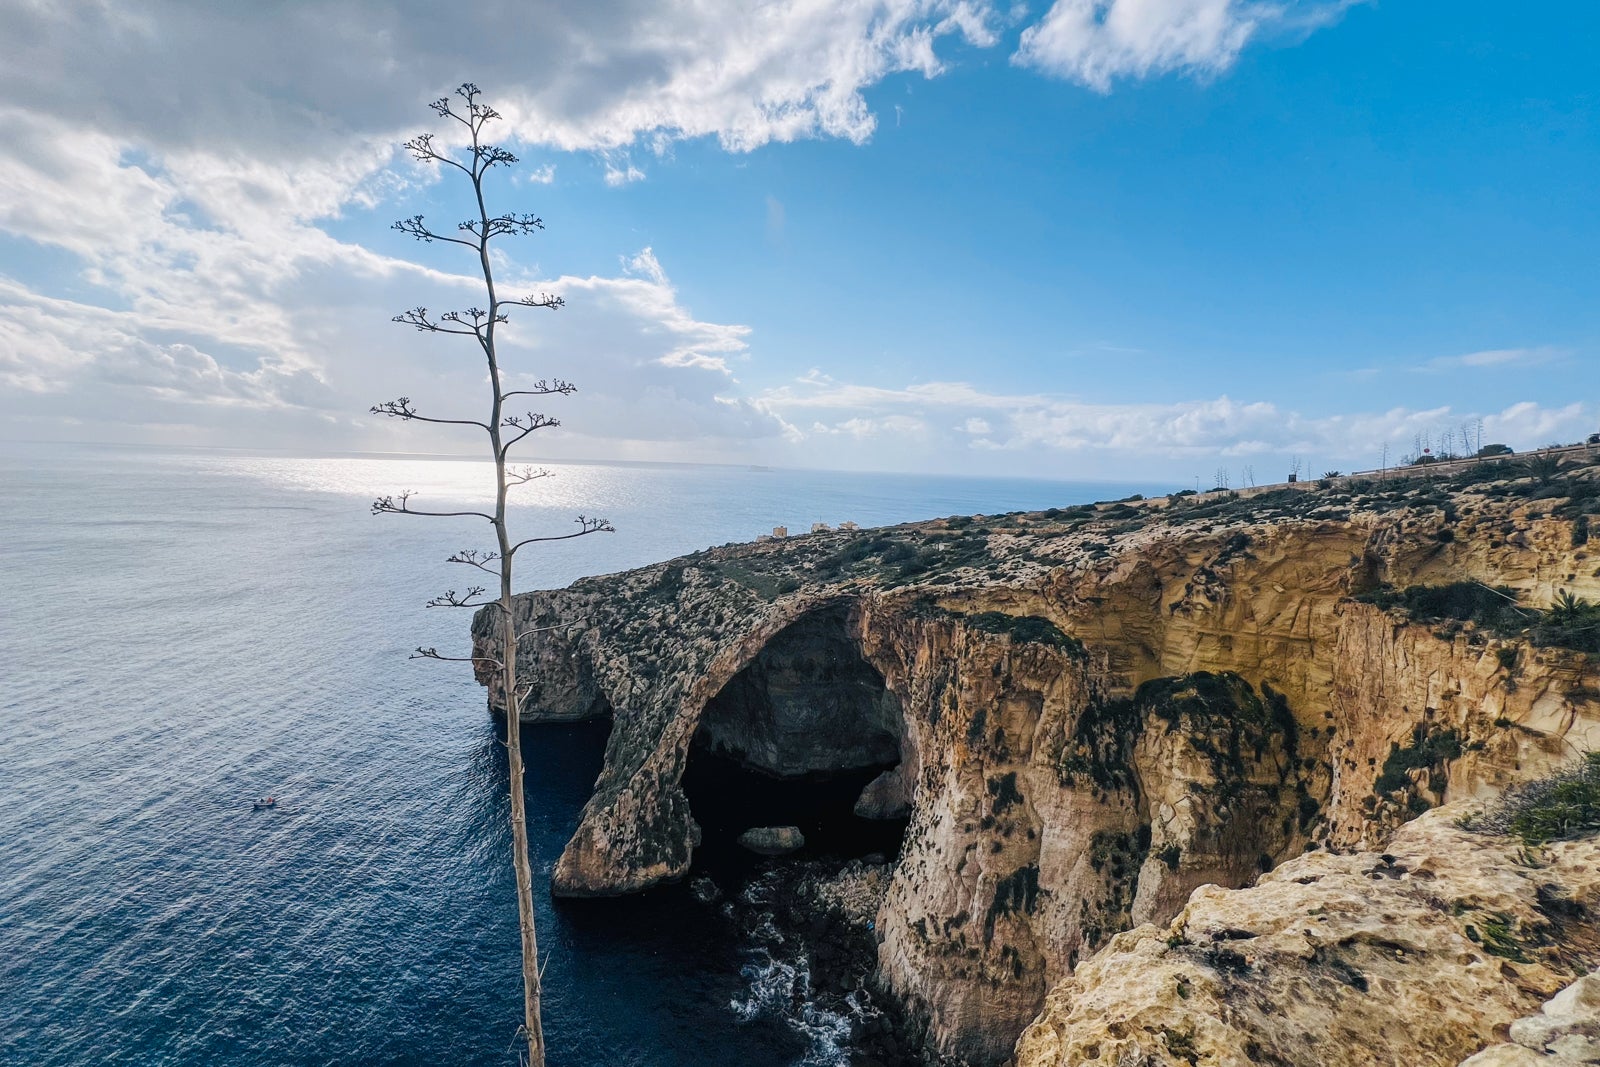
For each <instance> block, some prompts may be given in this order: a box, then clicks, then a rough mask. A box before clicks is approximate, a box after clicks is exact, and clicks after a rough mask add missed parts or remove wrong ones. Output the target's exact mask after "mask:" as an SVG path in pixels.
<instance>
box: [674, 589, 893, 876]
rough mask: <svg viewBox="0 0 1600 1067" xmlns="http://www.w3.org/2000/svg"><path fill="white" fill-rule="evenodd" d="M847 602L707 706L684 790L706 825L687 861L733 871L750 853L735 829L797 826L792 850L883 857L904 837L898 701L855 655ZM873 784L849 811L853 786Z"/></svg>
mask: <svg viewBox="0 0 1600 1067" xmlns="http://www.w3.org/2000/svg"><path fill="white" fill-rule="evenodd" d="M847 619H848V608H846V607H844V606H839V607H834V608H826V609H823V610H821V611H817V612H813V613H812V614H810V615H807V616H805V617H803V618H801V619H799V620H798V621H796V622H794V623H792V624H791V625H789V626H788V627H786V628H785V629H783V630H782V631H780V632H779V633H778V634H777V635H776V636H774V637H773V639H772V640H771V641H769V642H768V643H767V645H766V647H765V648H763V649H762V650H761V652H760V653H758V654H757V656H756V658H755V659H754V660H752V661H751V662H750V663H749V664H748V665H747V666H746V667H745V668H744V669H743V670H741V671H740V672H739V673H738V674H736V675H734V677H733V678H732V679H730V680H729V682H728V684H727V685H726V686H724V687H723V689H722V691H721V692H719V693H718V694H717V695H716V696H714V697H713V698H712V699H711V701H710V702H709V703H708V704H707V705H706V708H705V710H704V712H702V714H701V717H700V726H699V728H698V729H697V730H696V732H695V736H694V740H693V742H692V743H691V745H690V750H689V759H688V764H687V766H686V767H685V769H684V775H683V788H684V792H685V793H686V794H687V796H688V798H689V808H690V810H691V811H692V812H693V814H694V818H695V821H696V822H698V823H699V824H700V826H701V829H702V830H703V831H704V838H703V840H702V842H701V845H700V847H699V848H698V849H697V850H696V852H695V866H696V867H697V868H712V869H716V868H743V867H748V866H749V865H750V864H752V863H755V862H758V857H756V856H755V855H753V854H752V853H749V852H747V851H745V850H744V849H742V848H740V847H739V846H738V844H737V843H736V839H737V838H738V836H739V835H740V834H741V833H743V832H744V831H745V830H749V829H752V828H754V827H761V826H797V827H799V828H800V831H801V833H803V834H804V835H805V838H806V845H805V848H804V849H802V850H801V851H800V852H799V853H797V855H800V856H812V857H822V856H833V857H838V858H841V859H849V858H854V857H860V856H865V855H869V854H871V853H874V852H876V853H881V854H882V855H884V856H885V857H886V858H893V857H894V856H895V855H896V854H897V853H898V852H899V849H900V841H901V838H902V837H903V836H904V834H905V826H906V815H907V814H908V813H909V811H908V804H907V801H908V786H907V785H905V784H904V783H902V782H901V779H900V776H899V775H898V774H896V773H893V772H894V771H895V769H896V768H897V767H899V765H900V762H901V757H902V752H901V744H902V742H901V738H902V734H903V732H904V722H903V717H902V714H901V710H900V702H899V700H898V699H896V697H895V696H894V695H893V694H892V693H890V692H889V691H888V689H887V688H886V687H885V685H884V681H883V676H882V675H881V674H879V673H878V671H877V670H876V669H875V668H873V666H872V665H871V664H869V663H868V662H867V661H866V660H865V659H864V658H862V655H861V652H860V650H859V649H858V648H857V647H856V645H855V642H854V641H852V640H851V638H850V634H849V629H848V627H847ZM869 785H870V786H871V787H872V788H871V790H869V792H868V796H867V798H866V799H865V800H864V801H863V805H864V807H863V810H870V811H871V812H872V813H873V814H874V815H876V816H880V817H874V818H866V817H863V816H862V815H860V814H857V803H858V800H863V790H866V789H867V788H868V786H869Z"/></svg>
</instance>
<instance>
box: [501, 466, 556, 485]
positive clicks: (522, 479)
mask: <svg viewBox="0 0 1600 1067" xmlns="http://www.w3.org/2000/svg"><path fill="white" fill-rule="evenodd" d="M553 477H555V475H553V474H551V473H550V472H549V471H547V470H545V469H544V468H543V467H519V468H517V469H516V470H508V471H506V486H507V487H510V486H513V485H524V484H526V483H528V482H536V481H538V480H539V479H540V478H553Z"/></svg>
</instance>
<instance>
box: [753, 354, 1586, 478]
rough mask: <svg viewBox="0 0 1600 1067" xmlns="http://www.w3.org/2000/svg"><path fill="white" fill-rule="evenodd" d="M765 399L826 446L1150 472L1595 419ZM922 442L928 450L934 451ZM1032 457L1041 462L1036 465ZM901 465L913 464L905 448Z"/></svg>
mask: <svg viewBox="0 0 1600 1067" xmlns="http://www.w3.org/2000/svg"><path fill="white" fill-rule="evenodd" d="M757 402H758V403H759V404H760V405H761V406H762V407H763V408H765V409H767V410H770V411H772V412H773V413H775V414H777V415H779V416H782V417H783V418H784V419H785V420H786V421H792V420H793V419H794V416H795V415H797V414H798V413H801V412H804V413H806V414H807V418H808V424H809V427H810V429H809V431H807V433H806V436H807V437H810V438H813V439H817V440H826V439H828V438H830V437H833V436H836V435H838V434H840V433H847V434H852V435H855V436H866V435H868V434H874V435H880V436H892V434H891V433H890V432H888V431H891V430H892V431H898V432H902V433H903V432H907V431H910V430H911V429H913V428H914V429H916V430H917V431H918V432H923V431H924V430H926V429H927V428H928V427H930V426H932V425H945V426H951V427H952V432H951V433H949V435H948V437H947V438H946V439H945V440H936V441H933V442H932V444H933V445H934V446H935V447H937V448H940V449H942V450H943V451H945V452H946V454H947V455H948V454H950V453H953V452H954V450H956V449H957V448H960V447H962V443H963V442H962V439H961V437H960V435H966V437H967V438H969V440H967V441H966V442H965V445H966V447H969V448H977V449H983V450H987V451H999V450H1003V451H1008V452H1012V453H1016V454H1017V455H1018V462H1019V463H1023V464H1025V465H1027V466H1030V467H1038V466H1039V465H1040V464H1042V463H1043V464H1047V462H1048V461H1047V458H1046V457H1049V456H1051V455H1055V456H1058V457H1066V456H1076V457H1080V458H1087V457H1094V461H1093V466H1095V467H1097V468H1098V467H1102V466H1105V465H1108V464H1109V465H1111V466H1113V467H1115V466H1117V465H1118V464H1121V465H1122V466H1126V467H1129V468H1130V469H1131V468H1136V467H1140V466H1142V467H1143V468H1144V469H1151V467H1152V466H1159V465H1161V464H1160V463H1159V462H1157V463H1152V461H1183V462H1191V461H1201V460H1203V461H1206V462H1215V461H1217V460H1227V459H1237V460H1241V461H1249V460H1251V459H1252V458H1261V459H1269V458H1272V457H1287V456H1289V455H1292V454H1301V455H1308V456H1314V457H1318V459H1319V461H1322V462H1325V463H1327V464H1328V465H1329V466H1333V465H1338V466H1342V467H1347V468H1349V467H1359V466H1368V465H1372V466H1375V465H1377V463H1378V462H1379V459H1380V456H1381V454H1382V449H1383V446H1384V444H1385V443H1388V444H1389V446H1390V454H1391V457H1394V458H1398V456H1399V455H1400V454H1401V453H1402V452H1405V451H1407V450H1408V449H1409V447H1410V445H1411V443H1412V439H1413V437H1414V436H1415V435H1417V434H1424V433H1425V434H1431V435H1433V436H1435V437H1438V436H1439V435H1440V434H1441V433H1442V432H1444V431H1447V430H1449V431H1455V430H1458V429H1459V427H1460V426H1461V425H1462V423H1463V422H1466V421H1470V420H1473V419H1476V418H1478V417H1480V416H1481V417H1482V418H1483V420H1484V431H1483V432H1484V434H1485V438H1486V439H1488V438H1490V437H1492V438H1493V439H1495V440H1505V441H1508V442H1511V443H1513V444H1515V445H1516V446H1517V447H1518V448H1524V447H1533V446H1537V445H1543V444H1547V443H1549V442H1550V441H1553V440H1579V439H1581V437H1582V435H1583V434H1585V433H1587V432H1589V429H1588V428H1589V424H1590V423H1591V422H1593V421H1594V420H1595V419H1596V417H1597V414H1600V413H1597V411H1596V410H1595V409H1594V408H1593V407H1592V406H1589V405H1585V404H1583V403H1573V404H1568V405H1565V406H1563V407H1558V408H1551V407H1545V406H1541V405H1539V404H1536V403H1532V402H1520V403H1516V404H1512V405H1510V406H1508V407H1506V408H1505V409H1503V410H1501V411H1498V412H1482V413H1478V412H1458V411H1454V410H1452V409H1450V408H1434V409H1426V410H1419V409H1409V408H1394V409H1391V410H1388V411H1381V412H1357V413H1350V414H1337V415H1325V416H1312V415H1306V414H1303V413H1301V412H1298V411H1294V410H1289V409H1285V408H1283V407H1281V406H1279V405H1277V404H1273V403H1268V402H1264V401H1253V402H1240V401H1236V400H1234V399H1232V398H1230V397H1227V396H1221V397H1216V398H1208V399H1195V400H1189V401H1181V402H1175V403H1165V404H1103V403H1088V402H1084V401H1079V400H1073V399H1070V398H1065V397H1057V396H1049V395H1043V394H1003V393H987V392H984V391H982V390H979V389H976V388H974V387H973V386H971V385H969V384H968V383H965V382H927V383H921V384H916V385H910V386H906V387H904V388H898V389H895V388H884V387H876V386H860V385H852V384H848V383H843V382H838V381H835V380H833V379H831V378H828V377H826V376H824V375H821V374H819V373H818V372H815V371H813V372H811V373H810V374H808V375H806V376H805V377H803V378H801V379H798V380H796V381H795V382H792V383H790V384H789V385H786V386H782V387H779V388H775V389H770V390H767V391H766V392H764V393H763V394H762V395H761V396H760V397H758V398H757ZM928 443H929V442H928V441H927V440H924V441H923V442H922V443H921V444H920V445H919V448H922V449H923V450H924V451H925V450H926V448H927V446H928ZM1029 457H1031V459H1030V458H1029ZM900 458H901V461H902V462H907V463H913V462H915V459H916V457H915V455H914V454H913V453H910V452H907V453H905V454H904V455H903V456H901V457H900Z"/></svg>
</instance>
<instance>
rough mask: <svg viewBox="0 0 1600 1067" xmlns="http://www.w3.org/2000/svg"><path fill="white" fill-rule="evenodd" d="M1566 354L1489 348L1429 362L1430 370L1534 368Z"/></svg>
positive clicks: (1555, 351)
mask: <svg viewBox="0 0 1600 1067" xmlns="http://www.w3.org/2000/svg"><path fill="white" fill-rule="evenodd" d="M1564 355H1566V353H1565V352H1564V351H1562V350H1561V349H1559V348H1549V347H1539V348H1489V349H1484V350H1483V351H1481V352H1468V353H1466V354H1465V355H1460V356H1440V357H1438V358H1437V359H1432V360H1429V361H1428V365H1427V369H1429V370H1451V369H1454V368H1459V367H1532V366H1537V365H1539V364H1541V363H1550V362H1552V361H1554V360H1557V359H1560V358H1562V357H1563V356H1564Z"/></svg>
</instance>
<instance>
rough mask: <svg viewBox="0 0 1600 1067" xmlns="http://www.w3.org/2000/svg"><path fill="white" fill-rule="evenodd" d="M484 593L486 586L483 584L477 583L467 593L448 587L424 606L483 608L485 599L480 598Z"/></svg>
mask: <svg viewBox="0 0 1600 1067" xmlns="http://www.w3.org/2000/svg"><path fill="white" fill-rule="evenodd" d="M483 593H484V588H483V586H481V585H475V586H473V587H472V588H471V589H468V590H467V591H466V592H465V593H457V592H456V591H455V590H454V589H446V590H445V591H444V592H442V593H440V594H439V595H438V596H436V597H434V598H433V599H432V600H430V601H428V602H427V604H425V605H423V606H424V607H429V608H481V607H483V601H481V600H479V599H478V598H479V597H481V596H483Z"/></svg>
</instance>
